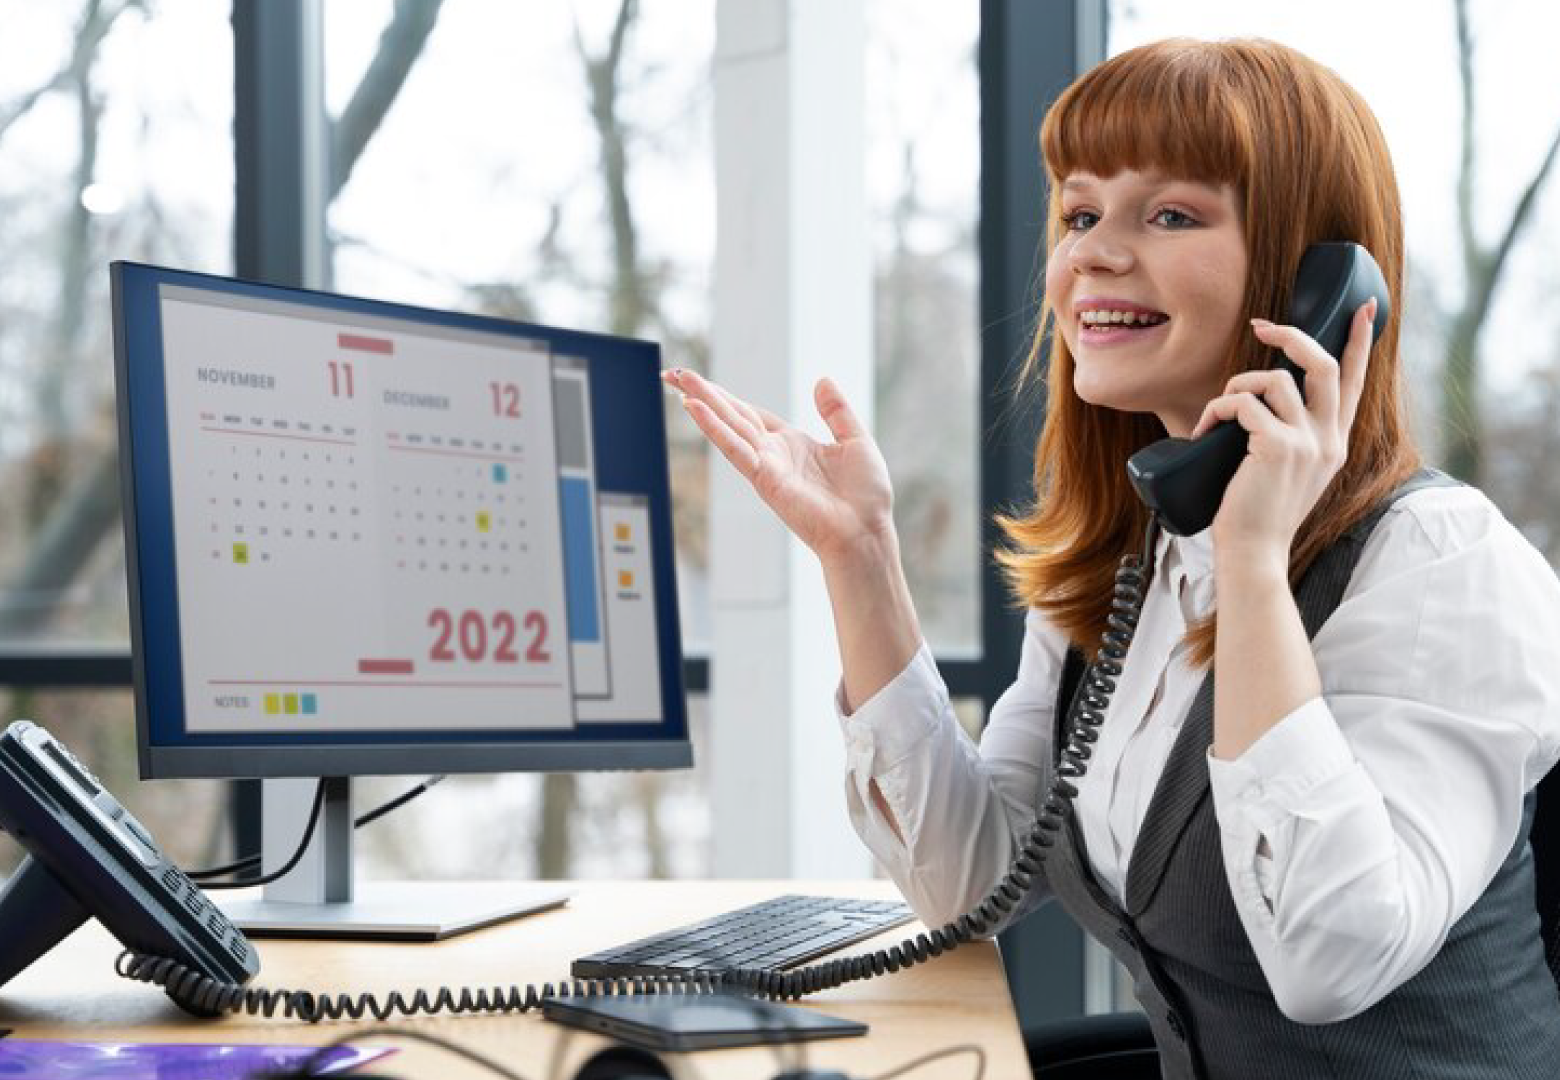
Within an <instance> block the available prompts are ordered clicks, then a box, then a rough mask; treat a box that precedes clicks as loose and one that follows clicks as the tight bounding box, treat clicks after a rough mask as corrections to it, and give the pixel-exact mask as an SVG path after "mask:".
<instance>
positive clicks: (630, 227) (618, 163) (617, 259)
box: [574, 0, 654, 334]
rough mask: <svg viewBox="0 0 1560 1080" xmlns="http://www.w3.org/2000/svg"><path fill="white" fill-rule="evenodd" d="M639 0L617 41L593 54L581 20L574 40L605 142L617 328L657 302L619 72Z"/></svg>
mask: <svg viewBox="0 0 1560 1080" xmlns="http://www.w3.org/2000/svg"><path fill="white" fill-rule="evenodd" d="M638 7H639V5H638V4H637V3H636V0H622V3H621V4H620V6H619V7H618V13H617V19H616V21H615V22H614V24H613V27H612V38H611V43H610V44H609V45H608V47H607V51H606V53H605V54H604V55H602V56H600V57H592V56H591V55H590V54H589V53H588V52H587V51H586V50H585V46H584V42H583V41H581V39H580V33H579V24H578V23H576V24H575V28H574V41H575V46H576V48H577V49H578V50H579V53H580V60H581V61H582V62H583V64H584V66H585V81H586V86H587V88H588V89H589V91H590V116H591V121H592V122H593V123H594V125H595V128H596V136H597V138H598V139H599V141H600V143H601V176H602V181H603V183H604V185H605V187H606V202H607V220H608V223H609V225H610V227H611V230H612V286H611V290H612V291H611V312H610V326H611V329H612V332H613V333H615V334H632V333H634V332H636V331H637V330H638V329H639V328H640V327H641V326H643V325H644V323H645V322H646V321H647V320H648V318H649V317H650V314H651V311H652V309H653V307H654V302H653V300H652V298H651V296H650V289H649V285H648V282H647V280H646V276H645V273H644V270H643V268H642V267H641V266H640V259H639V232H638V229H637V227H636V226H635V223H634V214H633V207H632V206H631V205H630V204H629V199H628V147H627V135H626V133H625V131H624V129H623V123H622V120H621V118H620V117H619V116H618V112H617V108H618V98H619V75H620V74H621V70H622V60H623V44H624V41H625V40H626V38H627V35H628V31H629V28H630V26H631V25H632V23H633V20H634V18H635V16H636V14H637V12H638Z"/></svg>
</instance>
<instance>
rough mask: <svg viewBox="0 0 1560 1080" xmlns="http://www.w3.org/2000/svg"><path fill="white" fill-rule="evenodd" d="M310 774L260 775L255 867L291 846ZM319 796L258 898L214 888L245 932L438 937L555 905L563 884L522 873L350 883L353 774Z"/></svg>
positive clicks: (271, 866)
mask: <svg viewBox="0 0 1560 1080" xmlns="http://www.w3.org/2000/svg"><path fill="white" fill-rule="evenodd" d="M318 782H320V781H316V780H313V779H302V780H266V781H265V782H264V785H263V789H262V790H263V794H262V797H261V798H262V810H263V815H262V826H261V829H262V843H261V851H262V854H261V866H262V868H263V871H264V872H265V873H267V874H269V873H271V872H273V871H274V870H277V869H280V868H281V867H282V866H283V865H285V863H286V861H287V860H288V859H289V858H291V857H292V854H293V852H294V851H295V850H297V847H298V841H299V840H300V839H301V838H302V836H303V830H304V828H305V826H307V824H308V821H309V811H310V810H311V809H312V808H313V806H314V786H315V784H316V783H318ZM323 783H324V785H325V802H324V805H323V806H322V807H321V808H320V819H319V822H318V824H317V825H316V826H315V830H314V837H313V839H312V840H310V842H309V847H308V849H307V850H306V851H305V852H304V854H303V858H302V859H300V860H299V861H298V865H297V866H295V867H293V869H292V870H290V871H289V872H288V873H287V875H286V876H285V877H282V878H280V879H278V880H277V881H274V882H272V883H271V884H269V885H266V886H265V887H264V890H265V891H264V893H263V894H262V895H261V896H259V897H254V898H250V897H232V898H225V897H221V896H220V895H219V896H218V897H217V899H218V901H219V903H220V906H221V908H222V910H223V911H224V912H225V913H226V914H227V916H228V918H230V919H231V920H232V921H233V922H234V923H236V924H237V925H238V927H239V928H240V929H241V930H243V931H244V933H246V934H249V935H250V936H252V937H290V938H356V939H366V940H381V941H439V940H441V939H443V938H447V937H451V936H453V935H455V934H463V933H465V932H466V931H468V930H475V929H477V928H478V927H482V926H491V925H492V924H493V923H496V922H503V921H504V920H506V919H514V918H518V917H519V916H521V915H529V914H531V913H532V912H537V911H545V910H548V909H549V908H555V907H559V906H561V905H562V904H563V903H564V902H565V901H567V900H568V898H569V895H570V891H571V890H569V889H567V888H565V887H563V886H561V885H557V884H546V883H536V882H525V881H504V882H467V881H461V882H421V881H418V882H390V881H373V882H357V883H354V882H353V880H352V780H351V778H350V777H345V776H333V777H327V778H325V780H324V781H323Z"/></svg>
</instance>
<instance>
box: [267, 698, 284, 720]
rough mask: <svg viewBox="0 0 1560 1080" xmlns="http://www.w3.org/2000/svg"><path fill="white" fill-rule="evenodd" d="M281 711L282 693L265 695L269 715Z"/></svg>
mask: <svg viewBox="0 0 1560 1080" xmlns="http://www.w3.org/2000/svg"><path fill="white" fill-rule="evenodd" d="M281 711H282V695H281V694H267V695H266V696H265V714H266V715H267V716H275V715H276V714H277V713H279V712H281Z"/></svg>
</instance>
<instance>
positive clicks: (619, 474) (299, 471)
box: [112, 262, 692, 936]
mask: <svg viewBox="0 0 1560 1080" xmlns="http://www.w3.org/2000/svg"><path fill="white" fill-rule="evenodd" d="M112 279H113V302H114V353H115V372H116V379H117V387H118V395H117V398H118V412H119V435H120V457H121V476H122V491H123V509H124V520H125V540H126V554H127V568H128V574H129V596H130V632H131V644H132V649H133V660H134V679H135V708H136V731H137V739H138V745H139V753H140V768H141V775H142V776H143V777H145V778H148V779H153V778H163V777H271V778H274V777H328V778H332V781H331V785H332V786H331V789H330V791H331V797H330V799H329V800H328V805H327V815H326V817H327V820H326V823H325V825H324V827H323V829H322V835H324V836H325V837H327V838H331V837H334V840H332V843H333V844H334V853H326V854H325V855H323V856H321V857H320V859H322V860H323V861H322V862H321V861H319V860H316V861H315V862H314V863H313V864H312V865H314V867H315V873H316V874H317V876H318V880H317V881H314V882H311V883H309V884H307V885H306V886H305V887H304V893H303V894H302V896H301V897H300V894H299V893H297V892H296V891H294V892H289V891H288V890H287V889H286V888H276V889H273V890H272V891H271V892H269V893H268V895H267V903H270V904H271V906H273V907H275V906H277V904H276V903H275V902H277V901H282V900H287V899H291V900H293V901H296V900H298V899H300V898H303V899H318V900H321V901H331V902H332V903H322V904H321V905H320V907H321V910H320V911H317V912H315V913H314V915H313V916H309V915H308V913H306V912H304V911H303V910H302V908H303V907H305V906H307V905H299V904H297V903H290V904H287V905H286V908H287V909H293V910H289V911H287V914H288V915H289V916H299V919H286V920H283V921H284V922H288V921H291V922H298V921H300V919H301V920H302V923H303V925H301V926H300V928H299V930H300V932H310V931H309V929H308V927H309V926H314V927H315V930H316V931H317V932H320V933H325V932H330V931H329V930H328V928H329V927H332V926H334V927H335V928H336V930H338V931H343V932H355V931H354V928H357V929H360V930H362V932H364V933H369V932H370V931H369V930H367V929H366V928H364V927H361V926H359V924H360V923H361V922H362V918H360V916H365V913H366V912H368V909H369V908H370V907H372V905H371V904H370V903H369V902H368V901H367V900H366V899H365V897H363V896H359V895H356V894H354V893H353V890H352V885H351V867H350V835H351V827H350V816H349V815H350V796H349V794H347V795H344V794H343V791H344V790H346V791H348V792H349V790H350V789H349V788H344V785H345V779H344V778H350V777H351V776H354V775H363V774H406V773H446V772H500V771H512V770H563V769H635V768H666V767H675V766H685V765H688V764H690V763H691V760H692V750H691V744H690V741H689V734H688V721H687V710H686V698H685V694H684V689H683V681H682V652H681V647H680V636H679V627H678V613H677V592H676V581H675V562H674V557H673V543H672V525H671V504H670V495H669V486H668V463H667V452H666V430H665V421H664V412H663V401H664V396H663V391H662V389H661V385H660V380H659V368H660V350H659V348H658V346H657V345H655V344H654V343H652V342H646V341H636V340H631V339H627V338H622V337H613V336H607V335H602V334H593V333H583V332H579V331H572V330H562V329H557V328H554V327H546V326H538V325H533V324H528V323H520V322H513V321H509V320H504V319H497V318H490V317H484V316H479V315H472V314H464V313H458V312H452V311H434V310H429V309H426V308H419V307H413V306H408V305H403V304H394V303H385V302H380V301H373V300H364V299H358V298H352V297H346V296H339V295H334V294H328V293H322V292H311V291H306V290H300V289H289V288H281V287H276V286H271V285H261V284H255V283H251V282H243V281H236V280H232V279H228V278H222V277H213V276H208V275H204V274H195V273H189V272H185V271H178V270H170V269H164V268H159V267H153V266H142V265H136V264H131V263H123V262H119V263H115V264H113V267H112ZM309 790H311V791H312V788H310V789H309ZM305 802H306V800H305ZM343 804H344V805H343ZM289 812H291V813H292V816H293V819H294V820H298V819H299V815H298V814H297V812H296V808H293V809H292V810H291V811H289ZM269 820H270V819H269V818H268V822H269ZM343 822H345V824H343ZM268 827H269V825H268ZM343 834H344V835H343ZM297 839H298V836H297V833H296V826H295V828H294V832H293V834H292V835H291V836H290V837H288V838H286V840H285V842H284V843H283V846H286V844H287V843H296V841H297ZM267 844H268V849H271V848H273V847H274V846H275V845H273V844H272V842H271V840H270V839H268V842H267ZM343 849H344V850H345V854H343V853H342V852H343ZM343 861H345V863H346V865H345V866H343V865H342V863H343ZM343 879H344V880H343ZM452 891H453V892H455V893H456V894H466V895H470V894H471V892H472V890H471V889H470V888H469V886H466V885H462V886H460V887H459V889H457V890H452ZM421 892H422V894H423V895H421V896H420V897H419V898H418V899H417V900H416V905H419V906H420V907H421V909H422V911H423V912H424V913H426V912H427V911H429V910H431V908H430V902H429V900H428V897H427V895H426V894H427V892H428V890H426V889H424V890H422V891H421ZM348 899H351V900H352V901H353V902H354V907H352V908H351V909H348V908H345V907H343V906H342V905H343V903H345V902H346V901H347V900H348ZM375 903H377V901H375ZM392 906H404V905H392ZM284 910H285V909H284ZM273 914H274V913H273ZM311 917H312V918H313V919H314V920H315V921H314V922H313V923H310V922H309V921H308V920H309V919H310V918H311ZM400 918H401V917H400V916H399V915H390V916H389V917H388V921H389V922H390V923H392V924H394V923H396V922H397V921H398V920H400ZM476 920H477V922H476V923H475V924H480V923H482V922H485V921H492V918H489V917H485V916H480V915H479V916H476ZM467 922H470V919H469V918H468V919H467ZM265 923H266V920H265V919H264V918H259V917H258V916H257V917H256V919H255V920H251V929H256V930H261V931H264V930H267V929H269V930H274V931H281V930H284V929H286V927H282V926H267V925H265ZM459 924H460V920H459V919H457V920H455V924H453V925H455V926H456V928H464V926H461V925H459ZM449 925H452V924H446V926H447V927H448V926H449ZM322 927H323V928H322ZM445 932H451V931H450V930H448V929H446V931H445ZM407 936H424V935H423V934H421V933H410V934H408V935H407ZM427 936H440V935H439V934H432V935H427Z"/></svg>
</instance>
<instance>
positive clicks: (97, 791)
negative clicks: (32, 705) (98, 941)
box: [0, 720, 260, 1016]
mask: <svg viewBox="0 0 1560 1080" xmlns="http://www.w3.org/2000/svg"><path fill="white" fill-rule="evenodd" d="M0 828H3V829H4V830H5V831H6V832H8V833H10V834H11V835H12V836H13V837H15V838H16V840H17V842H18V843H20V844H21V845H22V847H24V848H25V849H26V850H27V852H28V856H27V858H26V859H25V860H24V861H23V862H22V864H21V866H20V867H19V868H18V869H17V870H16V871H15V873H13V874H12V875H11V878H10V880H9V881H8V882H7V883H6V886H5V889H4V891H3V892H0V986H4V985H5V984H6V983H7V982H9V981H10V980H11V978H12V977H13V976H15V975H16V974H17V973H19V972H20V971H21V970H22V969H23V968H25V967H27V965H29V964H31V963H32V962H33V961H34V960H36V959H38V957H40V956H42V955H43V954H44V953H45V952H47V951H48V950H49V949H51V948H53V947H54V946H55V945H56V944H58V943H59V942H60V941H61V940H62V939H63V938H64V937H65V936H66V935H67V934H69V933H70V932H71V931H72V930H75V929H76V928H77V927H78V926H80V925H81V924H82V923H83V922H85V921H86V920H87V919H88V918H91V917H94V916H95V917H96V918H97V919H99V920H100V921H101V922H102V923H103V925H104V926H106V927H107V928H108V929H109V930H110V931H111V932H112V933H113V934H114V936H115V937H117V938H118V939H119V940H120V941H121V942H122V943H123V944H124V945H125V947H126V948H128V949H133V950H135V951H137V952H141V953H147V954H151V955H155V956H161V957H168V958H171V959H173V960H177V961H178V962H179V963H180V964H182V965H183V966H184V967H185V968H188V969H189V970H191V971H194V972H198V973H199V974H201V975H204V976H208V977H209V978H211V979H215V980H217V981H219V982H222V983H224V984H227V985H235V986H237V985H242V984H244V983H247V982H249V981H250V980H251V979H253V978H254V977H255V975H256V974H258V973H259V971H260V958H259V956H258V955H257V954H256V953H255V950H254V948H253V947H251V946H250V944H249V942H248V941H247V940H246V939H245V938H244V935H243V934H241V933H240V932H239V931H238V930H237V929H236V928H235V927H234V926H233V924H232V923H230V922H228V920H227V919H226V917H224V916H223V914H222V913H221V912H220V911H218V910H217V909H216V908H215V907H214V906H213V905H212V904H211V902H210V901H209V900H207V899H206V895H205V893H203V892H202V891H201V890H200V888H199V887H198V886H197V885H196V884H195V883H194V882H193V881H191V880H190V879H189V878H188V877H186V876H185V875H184V873H183V871H181V870H180V869H179V868H178V867H177V866H175V865H174V864H173V863H172V862H171V861H170V860H169V859H168V857H167V856H165V855H164V854H163V853H162V850H161V849H160V848H158V846H157V844H156V842H155V841H154V840H153V839H152V836H151V833H149V832H148V831H147V830H146V828H145V827H144V826H142V825H141V823H140V822H138V821H137V820H136V819H135V818H134V817H132V816H131V815H130V812H129V811H128V810H126V809H125V808H124V807H123V806H121V805H120V804H119V801H118V800H117V799H115V798H114V797H113V796H112V795H110V794H109V793H108V791H107V790H106V789H105V788H104V787H103V785H102V784H101V783H100V782H99V781H98V779H97V777H95V776H93V775H92V773H91V772H89V771H88V770H87V768H86V767H85V766H84V765H82V764H81V762H80V761H78V760H76V758H75V756H74V755H72V754H71V752H70V751H69V750H67V749H65V747H64V746H63V745H61V744H60V742H59V741H58V740H56V739H55V738H54V737H53V736H52V735H50V734H49V733H48V732H47V731H45V730H44V729H43V728H41V727H39V726H38V725H37V724H33V723H30V722H28V721H26V720H18V721H16V722H15V723H14V724H12V725H11V726H10V727H8V728H6V729H5V731H4V732H3V733H0ZM166 989H167V990H168V994H169V996H170V997H172V998H173V999H174V1001H176V1002H178V1003H179V1005H180V1006H181V1007H183V1008H184V1009H185V1010H187V1011H189V1012H191V1013H194V1014H195V1015H197V1016H210V1015H215V1014H216V1011H215V1010H212V1009H210V1008H208V1007H206V1006H203V1005H202V1004H201V1003H200V1002H199V1001H197V1000H194V999H193V998H191V997H190V996H188V995H184V994H181V993H179V992H178V989H177V988H176V987H172V986H170V987H167V988H166Z"/></svg>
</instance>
